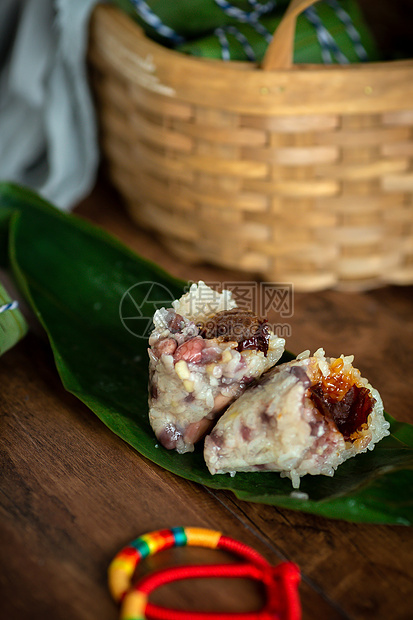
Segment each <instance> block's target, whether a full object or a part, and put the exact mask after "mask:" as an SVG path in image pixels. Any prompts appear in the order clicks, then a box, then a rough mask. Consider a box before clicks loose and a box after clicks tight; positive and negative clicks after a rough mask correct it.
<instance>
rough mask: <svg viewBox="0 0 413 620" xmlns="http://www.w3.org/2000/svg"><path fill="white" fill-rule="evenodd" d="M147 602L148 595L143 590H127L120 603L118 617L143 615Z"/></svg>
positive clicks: (126, 617) (123, 619) (122, 618)
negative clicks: (127, 592)
mask: <svg viewBox="0 0 413 620" xmlns="http://www.w3.org/2000/svg"><path fill="white" fill-rule="evenodd" d="M147 602H148V597H147V596H146V594H144V593H143V592H135V591H132V592H129V594H127V595H126V596H125V599H124V601H123V603H122V609H121V612H120V619H121V620H127V619H129V618H139V616H141V617H145V616H144V614H145V608H146V605H147Z"/></svg>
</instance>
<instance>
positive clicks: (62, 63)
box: [0, 0, 99, 210]
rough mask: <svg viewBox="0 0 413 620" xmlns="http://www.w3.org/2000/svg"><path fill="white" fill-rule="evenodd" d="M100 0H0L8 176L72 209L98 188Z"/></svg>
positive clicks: (1, 110)
mask: <svg viewBox="0 0 413 620" xmlns="http://www.w3.org/2000/svg"><path fill="white" fill-rule="evenodd" d="M96 2H97V0H0V180H1V181H6V180H7V181H14V182H16V183H20V184H22V185H26V186H29V187H31V188H33V189H35V190H36V191H38V192H39V193H40V194H41V195H42V196H43V197H45V198H46V199H48V200H50V201H51V202H52V203H54V204H55V205H56V206H58V207H59V208H61V209H64V210H69V209H71V208H72V207H73V206H74V205H75V204H76V203H77V202H78V201H79V200H80V199H81V198H82V197H84V196H86V195H87V193H88V192H89V191H90V190H91V189H92V187H93V184H94V180H95V175H96V170H97V165H98V159H99V154H98V144H97V131H96V120H95V114H94V109H93V103H92V100H91V96H90V93H89V88H88V82H87V71H86V51H87V39H88V24H89V17H90V13H91V10H92V8H93V6H94V5H95V4H96Z"/></svg>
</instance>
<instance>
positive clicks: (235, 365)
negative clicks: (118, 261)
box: [148, 281, 285, 453]
mask: <svg viewBox="0 0 413 620" xmlns="http://www.w3.org/2000/svg"><path fill="white" fill-rule="evenodd" d="M153 322H154V330H153V332H152V333H151V335H150V338H149V349H148V353H149V421H150V424H151V426H152V428H153V430H154V432H155V434H156V437H157V438H158V440H159V442H160V443H161V444H162V445H163V446H164V447H166V448H168V449H175V450H177V451H178V452H179V453H184V452H188V451H192V450H193V448H194V443H195V442H196V441H198V440H199V439H201V438H202V437H203V436H204V435H205V434H206V433H207V432H208V431H209V430H210V428H211V426H212V424H213V422H214V420H215V419H216V418H217V417H218V416H219V415H220V414H221V412H222V411H223V409H224V408H225V407H227V406H228V405H229V404H230V403H231V402H232V401H233V400H235V399H236V398H238V397H239V396H240V394H242V393H243V392H244V390H245V389H246V387H247V386H248V385H250V384H251V383H252V382H253V381H254V380H255V379H257V378H258V377H260V376H261V375H262V373H264V372H265V371H267V370H268V369H269V368H271V367H272V366H274V364H275V363H276V362H277V361H278V360H279V359H280V357H281V355H282V353H283V351H284V345H285V341H284V339H283V338H278V336H276V335H275V334H274V333H273V332H272V330H271V329H270V327H269V326H268V324H267V322H266V321H265V320H262V319H260V318H258V317H257V316H256V315H255V314H253V313H252V312H249V311H245V310H241V309H238V308H237V305H236V302H235V301H234V300H233V299H232V294H231V292H230V291H225V290H224V291H222V293H218V292H216V291H214V290H213V289H211V288H210V287H208V286H207V285H206V284H205V283H204V282H202V281H201V282H199V283H198V284H192V286H191V288H190V290H189V292H188V293H186V294H185V295H183V296H182V297H181V298H180V299H178V300H176V301H174V302H172V308H161V309H160V310H157V311H156V312H155V315H154V318H153Z"/></svg>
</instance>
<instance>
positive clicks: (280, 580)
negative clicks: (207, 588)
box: [108, 527, 301, 620]
mask: <svg viewBox="0 0 413 620" xmlns="http://www.w3.org/2000/svg"><path fill="white" fill-rule="evenodd" d="M186 545H188V546H195V547H208V548H210V549H223V550H226V551H229V552H231V553H233V554H235V555H237V556H239V557H241V558H242V559H243V560H244V562H242V563H237V564H209V565H197V564H196V565H185V566H176V567H172V568H165V569H161V570H157V571H155V572H154V573H151V574H150V575H147V576H145V577H143V578H142V579H140V580H139V581H138V583H136V584H134V585H133V584H132V577H133V574H134V572H135V569H136V567H137V565H138V564H139V562H140V561H141V560H143V559H144V558H146V557H148V556H151V555H154V554H155V553H158V552H159V551H162V550H163V549H170V548H171V547H184V546H186ZM209 577H243V578H249V579H255V580H257V581H260V582H262V583H263V584H264V587H265V590H266V603H265V605H264V607H263V608H262V609H261V611H257V612H245V613H214V612H211V613H207V612H196V611H190V612H188V611H181V610H175V609H168V608H166V607H159V606H157V605H153V604H152V603H150V602H149V600H148V597H149V594H150V593H151V592H152V591H153V590H155V589H156V588H159V587H160V586H162V585H164V584H166V583H171V582H173V581H177V580H181V579H194V578H209ZM108 579H109V589H110V592H111V594H112V596H113V598H114V599H115V601H117V602H122V606H121V613H120V620H166V619H167V620H216V619H217V618H219V619H222V620H300V618H301V607H300V600H299V595H298V584H299V581H300V571H299V568H298V566H297V565H296V564H293V563H292V562H282V563H280V564H279V565H278V566H271V565H270V564H269V562H267V560H266V559H265V558H264V557H263V556H261V555H260V554H259V553H258V552H257V551H255V550H254V549H252V548H251V547H249V546H248V545H245V544H244V543H241V542H239V541H237V540H234V539H233V538H229V537H228V536H223V535H222V534H221V532H216V531H214V530H208V529H203V528H193V527H185V528H184V527H174V528H172V529H168V530H158V531H155V532H150V533H148V534H145V535H144V536H140V537H139V538H137V539H136V540H134V541H132V542H131V543H130V544H129V545H128V546H127V547H125V548H124V549H122V550H121V551H120V552H119V553H118V554H117V555H116V556H115V558H114V559H113V561H112V562H111V564H110V566H109V570H108Z"/></svg>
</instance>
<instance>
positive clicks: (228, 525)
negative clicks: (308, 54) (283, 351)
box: [0, 179, 413, 620]
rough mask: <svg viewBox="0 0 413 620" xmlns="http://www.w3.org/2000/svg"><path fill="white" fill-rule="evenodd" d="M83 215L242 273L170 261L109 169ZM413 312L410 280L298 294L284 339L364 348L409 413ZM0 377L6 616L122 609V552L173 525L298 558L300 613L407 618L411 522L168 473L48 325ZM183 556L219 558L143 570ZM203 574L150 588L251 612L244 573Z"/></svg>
mask: <svg viewBox="0 0 413 620" xmlns="http://www.w3.org/2000/svg"><path fill="white" fill-rule="evenodd" d="M77 213H78V214H79V215H81V216H82V217H86V218H88V219H90V220H92V221H94V222H96V223H97V224H99V225H100V226H102V227H103V228H106V229H108V230H110V231H112V232H113V233H114V234H115V235H117V236H118V237H120V238H121V239H123V240H124V241H125V242H126V243H127V244H128V245H129V246H130V247H132V248H133V249H134V250H136V251H138V252H139V253H140V254H142V255H144V256H146V257H148V258H151V259H153V260H155V261H156V262H158V263H160V264H161V265H163V266H164V267H165V268H167V269H168V270H169V271H171V272H172V273H173V274H174V275H176V276H179V277H182V278H185V279H193V280H197V279H199V278H202V279H204V280H205V281H209V282H221V281H241V282H243V281H245V280H246V277H245V275H244V276H242V275H240V274H239V273H237V272H235V271H229V270H228V271H225V270H223V269H217V268H215V267H211V266H207V265H201V266H199V265H198V266H188V265H187V264H185V263H183V262H180V261H178V260H176V259H172V257H171V255H170V254H169V252H168V251H167V250H166V249H165V248H163V247H161V246H160V244H159V242H158V240H157V239H156V238H155V237H153V236H151V235H149V234H148V233H146V232H143V231H140V230H138V229H137V228H136V227H134V226H133V225H131V222H130V220H129V218H128V217H127V215H126V212H125V210H124V205H123V203H122V201H121V199H120V198H119V196H118V195H117V193H116V192H114V191H113V190H112V189H111V188H110V187H109V186H107V184H106V183H105V181H104V179H100V181H99V183H98V185H97V187H96V189H95V191H94V192H93V194H92V196H91V197H90V198H89V199H87V200H86V201H85V202H84V203H83V204H82V205H81V206H80V207H79V208H78V209H77ZM412 310H413V289H412V287H404V288H397V287H386V288H382V289H378V290H373V291H370V292H365V293H343V292H336V291H324V292H320V293H308V294H306V293H300V294H296V295H295V296H294V314H293V316H292V317H291V318H289V319H288V322H289V324H290V327H291V336H290V337H289V339H288V347H289V348H290V349H291V350H293V351H295V352H299V351H301V350H303V349H306V348H309V349H311V350H314V349H316V348H318V347H319V346H321V345H322V346H324V347H325V349H326V351H327V353H328V354H331V355H340V353H342V352H343V353H354V354H355V356H356V365H357V366H358V367H359V368H360V369H361V370H362V372H363V374H364V375H366V376H368V377H369V379H370V380H371V382H372V384H373V385H375V386H376V387H377V388H378V389H379V390H380V392H381V394H382V396H383V400H384V402H385V405H386V408H387V410H388V411H389V412H390V413H391V414H392V415H394V416H395V417H397V418H398V419H400V420H403V421H410V422H413V414H412V411H411V384H412V378H413V377H412V366H411V359H412V353H413V312H412ZM273 318H275V317H274V316H273ZM0 380H1V385H2V390H1V396H0V399H1V400H0V407H1V422H0V425H1V426H0V455H1V461H2V464H1V472H2V474H1V494H0V563H1V564H0V566H1V568H0V616H1V617H2V618H7V619H8V620H21V619H22V618H28V619H30V620H43V619H45V618H53V620H71V619H73V620H75V619H76V620H93V619H97V618H99V620H115V618H117V615H118V611H117V608H116V606H115V605H114V604H113V603H112V601H111V599H110V596H109V593H108V590H107V587H106V570H107V567H108V564H109V562H110V560H111V559H112V557H113V555H114V554H115V553H116V552H117V551H118V550H119V549H120V548H121V547H122V546H123V545H125V544H126V543H127V542H128V541H129V540H131V539H133V538H135V537H136V536H139V535H141V534H143V533H145V532H146V531H151V530H153V529H157V528H162V527H171V526H173V525H186V526H189V525H191V526H203V527H210V528H213V529H218V530H221V531H223V532H225V533H226V534H228V535H230V536H234V537H236V538H239V539H240V540H242V541H244V542H246V543H247V544H251V545H253V546H254V547H255V548H256V549H257V550H259V551H260V552H262V553H263V554H264V555H265V557H267V559H268V560H270V561H271V562H273V563H277V562H279V561H280V560H282V559H289V560H293V561H296V562H297V563H298V564H299V565H300V567H301V570H302V574H303V581H302V585H301V588H300V592H301V598H302V604H303V612H304V619H305V620H312V619H314V620H315V619H319V618H323V619H324V618H327V619H331V620H336V619H337V620H338V619H340V618H351V619H354V620H370V619H373V618H374V619H375V620H384V619H387V618H392V619H394V620H407V619H408V618H411V617H412V615H411V614H412V594H413V580H412V570H411V566H412V559H413V554H412V552H413V531H412V529H411V528H406V527H401V526H397V527H396V526H395V527H391V526H378V525H361V524H351V523H347V522H344V521H333V520H329V519H323V518H319V517H316V516H314V515H307V514H304V513H299V512H293V511H289V510H282V509H277V508H273V507H269V506H263V505H259V504H251V503H247V502H242V501H240V500H237V499H235V498H234V497H233V496H232V494H229V493H224V492H212V491H211V490H208V489H205V488H204V487H202V486H199V485H196V484H193V483H190V482H187V481H185V480H182V479H180V478H178V477H176V476H174V475H172V474H170V473H168V472H165V471H163V470H162V469H160V468H159V467H158V466H156V465H154V464H153V463H151V462H149V461H147V460H146V459H145V458H143V457H141V456H140V455H139V454H137V453H136V452H135V451H134V450H133V449H131V448H130V447H129V446H128V445H127V444H125V443H124V442H123V441H122V440H120V439H119V438H118V437H117V436H115V435H114V434H112V433H111V432H110V431H109V430H108V429H107V428H106V427H105V426H104V425H103V424H102V423H101V422H100V421H99V420H98V419H97V418H96V416H94V415H93V414H92V413H91V412H90V411H89V410H88V409H87V408H86V407H85V406H84V405H82V404H81V403H80V402H79V401H77V400H76V399H75V398H74V397H72V396H71V395H69V394H68V393H66V392H65V390H64V389H63V387H62V385H61V383H60V380H59V378H58V375H57V372H56V370H55V367H54V362H53V359H52V355H51V352H50V349H49V347H48V345H47V343H46V341H45V339H43V338H42V336H41V335H39V334H35V333H33V332H32V333H30V334H29V336H28V337H27V338H26V339H25V340H24V341H22V342H21V343H20V344H19V345H18V346H17V347H15V348H14V349H12V350H11V351H9V352H8V353H7V354H6V355H5V356H3V357H2V358H1V359H0ZM406 492H410V493H411V489H410V490H406ZM187 551H188V550H187ZM188 559H190V560H193V561H211V560H212V559H213V561H215V560H216V559H217V558H216V556H215V555H213V556H212V557H211V554H210V553H209V552H206V551H205V552H201V551H199V550H195V549H192V550H189V556H188V555H187V554H186V552H184V551H183V550H180V551H179V552H178V550H176V551H171V552H169V553H167V554H165V556H164V557H161V556H158V557H156V558H153V559H152V560H151V562H148V565H147V569H148V570H150V569H151V568H153V567H155V566H159V565H160V564H162V565H163V564H164V563H166V564H168V563H171V562H175V561H184V562H186V561H187V560H188ZM195 585H196V587H194V584H191V587H188V586H187V585H185V584H180V585H179V586H178V585H176V586H173V587H172V586H170V587H168V588H167V589H162V590H160V591H159V592H158V593H157V595H156V597H154V600H156V601H157V602H158V604H164V605H175V606H182V607H186V608H195V607H196V608H198V609H215V610H219V609H221V610H224V609H225V610H231V609H232V610H244V611H245V610H249V609H254V608H255V609H256V608H258V607H259V606H260V605H261V602H262V599H261V593H260V590H259V588H258V587H256V586H255V585H253V584H250V583H248V582H242V584H241V583H239V582H235V581H234V582H231V583H225V584H223V583H222V582H219V581H210V582H203V583H201V582H199V583H198V582H197V583H196V584H195Z"/></svg>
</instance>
